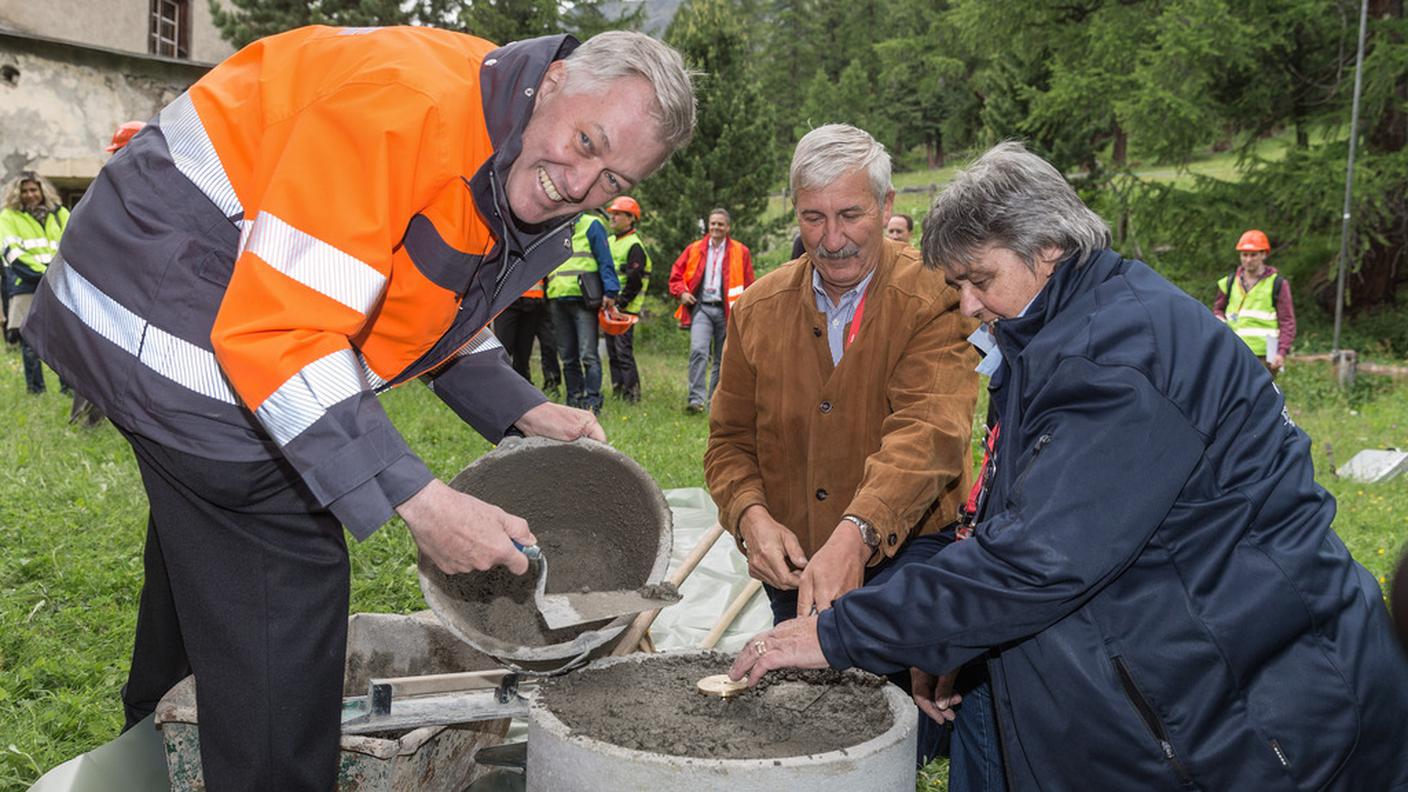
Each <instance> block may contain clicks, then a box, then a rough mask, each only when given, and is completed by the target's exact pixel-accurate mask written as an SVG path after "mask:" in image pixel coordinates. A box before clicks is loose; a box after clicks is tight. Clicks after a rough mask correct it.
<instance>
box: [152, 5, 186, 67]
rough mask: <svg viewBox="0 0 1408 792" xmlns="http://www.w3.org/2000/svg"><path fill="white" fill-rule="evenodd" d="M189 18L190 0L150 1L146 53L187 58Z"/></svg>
mask: <svg viewBox="0 0 1408 792" xmlns="http://www.w3.org/2000/svg"><path fill="white" fill-rule="evenodd" d="M190 17H191V3H190V0H152V14H151V22H150V25H149V30H150V35H149V36H148V37H147V51H148V52H150V53H152V54H153V55H165V56H166V57H168V58H189V57H190V56H191V19H190Z"/></svg>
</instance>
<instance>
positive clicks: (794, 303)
mask: <svg viewBox="0 0 1408 792" xmlns="http://www.w3.org/2000/svg"><path fill="white" fill-rule="evenodd" d="M976 326H977V323H976V322H975V321H974V320H971V319H967V318H965V317H963V316H962V315H961V314H960V313H959V310H958V293H957V292H955V291H954V290H953V289H951V288H949V287H948V286H947V285H946V284H945V283H944V279H943V275H942V273H940V272H939V271H937V270H927V269H925V268H923V267H922V266H921V265H920V263H919V255H918V252H917V251H915V250H914V249H913V248H911V247H909V246H908V245H901V244H899V243H893V242H886V243H885V245H884V249H883V252H882V254H881V260H880V263H879V265H878V267H877V269H876V272H875V277H874V278H873V279H872V280H871V282H870V285H869V287H868V289H867V295H866V305H865V312H864V314H863V316H862V318H861V328H860V330H859V332H858V333H857V335H856V339H855V342H854V343H853V344H852V345H851V346H850V348H849V349H847V350H846V352H845V354H844V355H843V356H842V358H841V363H840V364H839V365H837V366H833V365H832V363H831V353H830V351H829V348H828V346H827V338H826V319H825V314H823V313H822V312H821V311H818V310H817V308H816V297H815V292H814V291H813V290H812V264H811V259H810V258H809V257H808V256H807V255H803V256H802V257H801V258H799V259H797V260H795V261H792V262H789V263H788V264H785V265H783V266H782V267H781V268H779V269H777V270H776V271H774V272H771V273H769V274H768V275H767V276H766V277H763V278H761V279H759V280H758V282H757V283H755V284H754V285H753V286H752V287H751V288H749V289H748V291H746V292H744V294H743V296H742V297H741V298H739V301H738V304H737V305H735V306H734V310H733V312H732V314H731V315H730V317H729V324H728V334H727V336H726V338H727V343H725V345H724V356H723V370H722V373H721V374H720V377H719V387H718V390H717V391H716V392H715V393H714V398H713V407H712V410H711V412H710V418H709V447H708V450H707V451H706V452H705V454H704V476H705V480H706V481H707V483H708V485H709V491H710V493H711V494H712V495H713V497H714V502H715V503H717V504H718V507H719V519H720V521H721V522H722V523H723V525H724V527H725V528H726V529H727V530H728V531H729V532H731V533H733V534H734V537H735V539H738V538H739V533H738V524H739V518H740V517H741V516H742V514H743V511H744V510H745V509H747V508H748V507H749V506H752V505H754V504H763V505H764V506H766V507H767V509H768V511H769V512H770V513H771V514H772V516H773V519H775V520H777V521H778V522H780V523H782V524H783V525H785V526H787V527H788V528H789V529H791V530H792V531H793V532H794V533H795V534H796V535H797V539H798V541H800V543H801V545H802V549H803V550H804V551H806V553H807V554H808V556H810V555H811V554H812V553H814V552H816V551H817V550H818V549H820V548H821V546H822V545H823V544H825V543H826V540H827V539H828V538H830V536H831V533H832V531H833V530H835V529H836V527H837V525H838V523H839V522H840V521H841V516H842V515H844V514H853V515H855V516H857V517H860V518H862V519H864V520H866V521H868V522H870V523H871V524H872V525H874V526H875V528H876V529H877V530H878V531H879V532H880V547H881V549H882V550H883V553H877V554H876V556H875V557H874V558H873V559H872V563H878V562H879V561H881V560H883V559H884V558H887V557H890V556H893V555H894V554H895V552H896V551H897V550H898V549H899V548H900V547H901V546H902V545H903V544H904V542H905V541H906V540H908V539H909V537H911V536H917V535H919V534H924V533H929V532H932V531H936V530H938V529H940V528H942V527H943V526H945V525H947V524H948V523H950V522H951V521H953V520H954V519H955V518H956V517H957V516H958V509H959V506H960V505H961V504H962V502H963V499H964V498H965V497H966V496H967V494H968V487H969V482H970V478H971V471H972V467H973V462H972V448H971V444H970V439H971V435H972V431H973V408H974V404H975V403H976V401H977V395H978V375H977V374H976V373H975V372H974V370H973V367H974V366H975V365H976V364H977V361H978V356H977V353H976V352H975V351H974V350H973V348H972V346H971V345H970V344H969V343H968V341H967V336H968V334H969V333H971V332H972V331H973V329H974V328H975V327H976ZM739 549H740V550H743V547H742V543H741V541H740V543H739Z"/></svg>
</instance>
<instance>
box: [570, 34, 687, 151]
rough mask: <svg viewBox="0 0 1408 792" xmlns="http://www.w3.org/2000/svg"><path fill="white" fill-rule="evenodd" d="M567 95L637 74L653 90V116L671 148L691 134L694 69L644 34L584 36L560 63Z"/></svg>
mask: <svg viewBox="0 0 1408 792" xmlns="http://www.w3.org/2000/svg"><path fill="white" fill-rule="evenodd" d="M563 65H564V66H565V67H566V69H567V79H566V82H565V83H564V84H563V91H564V92H565V93H568V94H582V93H600V92H603V91H605V90H606V89H607V88H608V87H609V86H610V85H611V83H613V82H615V81H616V80H619V79H621V78H622V77H640V78H642V79H644V80H645V81H646V82H647V83H649V84H650V87H651V89H652V90H654V91H655V104H656V108H655V111H656V112H655V113H654V115H655V120H656V121H657V122H658V123H659V124H660V135H661V137H662V138H664V142H665V143H666V145H668V146H669V147H670V149H671V150H672V151H673V150H674V149H678V148H683V147H684V146H685V145H686V144H688V143H689V141H690V138H692V137H694V81H693V77H694V74H695V72H692V71H690V70H689V69H687V68H685V65H684V59H683V58H681V57H680V54H679V53H678V52H676V51H675V50H674V49H673V48H672V47H670V46H668V45H666V44H663V43H661V42H659V41H656V40H655V39H653V38H651V37H650V36H647V35H645V34H644V33H636V32H634V31H629V30H609V31H607V32H605V33H598V34H596V35H595V36H592V37H591V38H589V39H587V41H586V43H584V44H582V46H580V47H578V48H577V49H575V50H573V51H572V54H570V55H568V56H567V59H566V60H564V61H563Z"/></svg>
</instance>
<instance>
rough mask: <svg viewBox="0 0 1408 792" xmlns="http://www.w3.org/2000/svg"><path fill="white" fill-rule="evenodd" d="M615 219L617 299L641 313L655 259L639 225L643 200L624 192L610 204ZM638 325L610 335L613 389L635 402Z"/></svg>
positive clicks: (613, 251)
mask: <svg viewBox="0 0 1408 792" xmlns="http://www.w3.org/2000/svg"><path fill="white" fill-rule="evenodd" d="M606 213H607V215H609V216H610V220H611V231H612V234H611V258H612V260H613V261H615V262H616V275H617V277H618V278H619V279H620V281H621V297H620V299H619V300H617V303H618V304H619V305H620V306H623V307H621V310H622V311H624V312H626V313H628V314H635V315H636V316H639V315H640V312H641V308H643V307H644V306H645V291H646V288H647V287H648V286H649V285H650V271H651V268H652V266H651V260H650V253H649V251H647V250H646V249H645V240H644V239H642V238H641V235H640V232H638V231H637V230H636V225H637V224H638V223H640V204H639V203H638V202H637V201H636V199H634V198H631V197H630V196H627V195H623V196H621V197H619V198H617V199H615V200H614V201H612V202H611V204H610V205H609V206H607V207H606ZM634 337H635V328H634V327H628V328H626V329H625V330H624V331H623V332H620V333H616V334H614V335H612V334H608V335H607V336H606V356H607V358H609V359H610V361H611V393H612V394H613V395H614V396H616V397H617V398H619V399H621V400H623V401H625V402H628V403H630V404H635V403H636V402H638V401H640V371H639V370H638V369H637V368H636V354H635V340H634Z"/></svg>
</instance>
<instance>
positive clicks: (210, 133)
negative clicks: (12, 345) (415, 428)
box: [24, 27, 576, 538]
mask: <svg viewBox="0 0 1408 792" xmlns="http://www.w3.org/2000/svg"><path fill="white" fill-rule="evenodd" d="M575 46H576V42H575V40H573V39H571V38H570V37H566V36H549V37H544V38H538V39H532V40H527V41H523V42H518V43H515V44H512V45H509V46H506V47H502V48H498V49H495V48H494V45H493V44H490V43H489V42H486V41H483V40H480V39H476V38H472V37H469V36H465V35H460V34H455V33H450V32H447V31H442V30H433V29H429V28H410V27H403V28H327V27H311V28H302V29H299V30H294V31H291V32H288V33H284V34H281V35H278V36H274V37H271V38H268V39H264V40H262V41H258V42H255V43H253V44H251V45H249V46H248V47H246V48H244V49H243V50H240V51H239V52H238V53H236V54H235V55H234V56H232V57H231V58H230V59H229V60H227V61H225V62H224V63H222V64H221V65H219V66H217V67H216V68H215V69H213V70H212V71H211V72H209V73H208V74H207V75H206V76H205V77H203V78H202V79H201V80H200V81H199V82H197V83H196V84H195V85H193V86H191V88H190V89H189V90H188V91H187V92H186V93H184V94H183V95H182V96H181V97H180V98H178V99H177V100H176V101H175V102H173V103H172V104H170V105H169V106H167V107H166V108H165V109H163V110H162V111H161V113H160V115H159V116H158V117H157V118H156V119H154V120H153V121H152V123H150V124H148V126H147V127H146V128H145V129H144V130H143V131H142V132H141V133H139V134H138V135H137V136H136V137H135V138H134V139H133V140H132V142H131V143H129V144H128V145H127V146H126V147H125V148H124V149H123V150H122V151H119V152H118V153H117V155H116V156H114V157H113V159H112V160H110V161H109V163H108V164H107V166H106V167H104V168H103V170H102V171H101V172H100V173H99V175H98V178H97V180H96V181H95V182H94V183H93V185H92V187H91V188H90V189H89V191H88V194H87V196H86V197H85V198H84V200H83V202H82V204H81V205H80V206H79V207H78V208H77V209H76V210H75V211H74V213H73V217H72V219H71V221H70V223H69V227H68V231H67V233H66V235H65V237H64V240H63V242H62V244H61V246H60V250H59V256H58V257H57V258H56V259H55V260H54V263H52V264H51V265H50V267H49V272H48V276H47V277H46V278H45V279H44V284H43V286H42V287H41V290H40V292H39V295H38V297H37V299H36V302H35V306H34V308H33V312H32V313H31V315H30V318H29V322H28V324H27V326H26V327H25V330H24V333H25V336H26V337H27V338H28V339H29V340H30V341H31V343H33V344H34V346H35V347H36V349H37V350H38V351H39V354H40V355H41V356H42V357H43V358H44V360H45V361H47V362H48V363H49V364H50V365H51V366H53V368H54V369H56V370H57V371H58V372H59V373H60V374H62V375H63V376H64V378H65V379H66V380H67V381H69V382H71V383H72V384H73V386H74V387H75V388H77V389H78V390H79V391H80V392H82V393H83V394H85V395H86V396H88V397H89V398H91V399H92V401H93V402H94V403H95V404H97V405H98V407H99V408H101V409H102V411H103V412H104V413H105V414H107V415H108V416H109V417H110V418H111V419H112V420H113V422H114V423H115V424H117V425H118V426H119V427H121V428H122V429H123V430H124V431H127V432H132V433H136V434H140V435H143V436H145V437H148V438H151V439H153V440H155V441H157V442H159V443H163V444H165V445H168V446H170V447H173V448H176V449H178V450H181V451H184V452H187V453H191V454H195V455H198V456H203V457H206V458H210V459H217V460H231V461H254V460H262V459H274V458H278V457H283V458H286V459H287V460H288V461H289V462H290V463H291V464H292V466H293V467H294V469H296V470H297V472H298V474H299V475H300V477H301V478H302V480H303V481H304V482H305V483H306V484H307V486H308V488H309V490H310V491H311V492H312V494H313V496H314V497H315V498H316V499H317V500H318V502H319V503H320V504H321V505H323V506H325V507H327V508H328V509H330V510H331V511H332V512H333V514H334V515H335V516H337V517H338V518H339V519H340V520H341V521H342V522H343V524H344V525H346V526H347V527H348V529H349V530H351V531H352V533H353V534H354V535H356V536H357V537H359V538H362V537H365V536H367V535H369V534H370V533H372V532H373V531H374V530H376V528H377V527H379V526H380V525H381V524H382V523H383V522H385V521H386V520H387V519H389V518H390V517H391V515H392V513H393V509H394V507H395V506H396V505H397V504H399V503H401V502H402V501H404V500H405V499H406V498H408V497H410V496H411V495H413V494H415V493H416V492H417V491H419V490H420V488H421V487H423V486H425V485H426V484H427V483H428V482H429V481H430V480H431V473H430V471H429V469H427V468H426V466H425V464H424V463H422V462H421V460H420V459H419V458H417V457H416V456H415V455H414V454H413V453H412V452H411V450H410V449H409V448H408V447H407V445H406V443H405V441H404V440H403V439H402V438H401V436H400V435H399V434H398V433H397V432H396V430H395V429H394V428H393V427H392V426H391V424H390V422H389V421H388V419H387V416H386V414H385V413H384V412H383V411H382V408H381V406H380V404H379V403H378V401H377V398H376V393H378V392H380V391H382V390H385V389H386V388H388V387H391V386H395V385H399V384H401V383H404V382H408V381H410V380H412V379H416V378H418V377H424V378H425V379H426V381H428V382H429V383H430V385H431V388H432V389H433V390H434V391H435V393H436V394H437V395H439V396H440V398H441V399H442V400H444V401H445V402H446V403H447V404H449V405H450V407H452V408H453V409H454V410H455V412H456V413H458V414H459V415H460V417H461V418H463V419H464V420H466V421H467V422H468V423H469V424H471V425H472V426H473V427H474V428H475V429H476V430H478V431H479V432H480V433H482V434H484V435H485V436H486V437H488V438H489V439H490V440H491V441H497V440H498V439H499V437H501V436H502V434H503V433H504V432H505V431H507V430H508V428H509V427H510V426H511V425H512V424H513V422H514V421H516V420H517V419H518V418H519V417H520V416H521V415H522V414H523V413H524V412H525V411H526V410H528V409H530V408H532V407H534V406H536V405H538V404H540V403H541V402H543V401H544V397H543V395H542V394H541V393H539V392H537V391H536V390H534V389H533V388H532V387H531V386H530V385H528V384H527V383H526V382H524V380H523V378H522V377H519V376H518V375H517V374H516V373H515V372H514V371H513V369H512V368H511V367H510V366H509V364H508V359H507V357H506V356H505V354H504V352H503V349H502V347H501V346H500V345H499V344H498V342H497V340H496V339H494V337H493V336H492V335H491V334H490V332H489V330H488V329H487V327H486V326H487V325H488V324H489V322H490V320H491V319H492V318H493V317H494V315H495V314H497V313H498V312H499V311H501V310H503V309H504V308H505V307H506V306H508V304H509V303H511V302H513V301H514V300H515V299H517V298H518V296H519V295H521V294H522V293H523V292H524V290H526V289H528V288H529V287H531V286H533V285H534V284H535V283H537V281H538V280H539V279H540V278H542V277H543V276H544V275H545V274H547V273H548V272H551V271H552V270H553V269H555V268H556V267H557V266H558V265H560V264H561V263H562V262H563V261H564V260H566V258H567V256H568V254H569V253H571V235H572V224H571V220H572V218H571V217H567V218H564V220H563V222H560V223H559V222H556V221H553V222H550V223H548V224H545V225H544V226H542V227H538V228H532V229H527V228H524V227H523V226H521V225H518V224H517V223H516V222H515V221H513V220H512V219H511V216H510V212H509V207H508V202H507V197H506V196H505V194H504V187H503V184H504V178H505V176H506V175H507V172H508V167H509V165H510V164H511V163H512V162H513V159H514V158H515V157H516V156H517V155H518V153H519V151H520V150H521V146H522V142H521V136H522V131H523V128H524V126H525V125H526V123H527V121H528V118H529V116H530V115H531V113H532V110H533V103H534V94H535V92H536V90H537V87H538V85H539V83H540V82H541V80H542V77H543V74H544V73H545V71H546V69H547V67H548V64H549V63H551V62H552V61H553V60H556V59H560V58H563V57H566V55H567V53H569V52H570V51H571V50H572V49H573V48H574V47H575Z"/></svg>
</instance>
